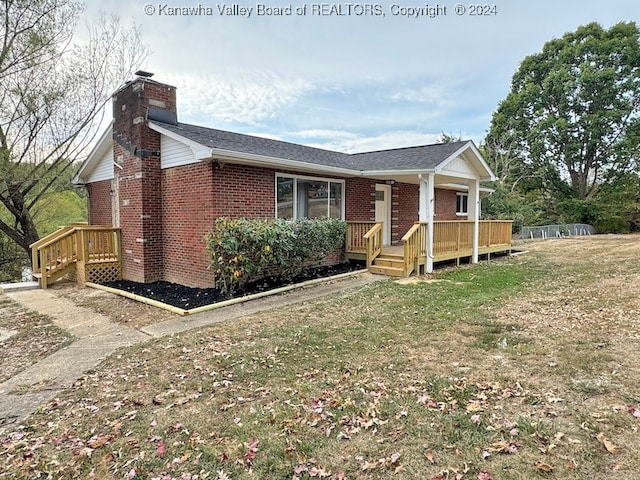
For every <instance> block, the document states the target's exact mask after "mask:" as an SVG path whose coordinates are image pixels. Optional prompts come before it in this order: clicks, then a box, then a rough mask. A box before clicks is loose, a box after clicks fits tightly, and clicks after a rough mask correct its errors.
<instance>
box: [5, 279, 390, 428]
mask: <svg viewBox="0 0 640 480" xmlns="http://www.w3.org/2000/svg"><path fill="white" fill-rule="evenodd" d="M384 278H385V277H381V276H375V275H371V274H369V273H362V274H359V275H357V276H354V277H349V278H344V279H341V280H335V281H328V282H327V283H321V284H318V285H314V286H311V287H306V288H301V289H297V290H292V291H290V292H287V293H284V294H280V295H273V296H267V297H263V298H260V299H256V300H251V301H248V302H245V303H240V304H236V305H232V306H229V307H224V308H220V309H217V310H211V311H208V312H203V313H199V314H196V315H191V316H188V317H177V318H175V319H172V320H168V321H165V322H162V323H158V324H155V325H148V326H146V327H143V328H142V329H141V330H136V329H133V328H131V327H128V326H126V325H123V324H120V323H116V322H112V321H111V319H110V318H108V317H106V316H104V315H101V314H99V313H96V312H95V311H93V310H91V309H88V308H84V307H79V306H77V305H76V304H74V303H73V302H71V301H70V300H67V299H66V298H63V297H60V296H58V295H56V294H55V293H54V292H52V291H51V290H26V291H16V292H11V293H7V296H9V297H10V298H12V299H14V300H15V301H17V302H20V303H22V304H24V305H26V306H27V307H28V308H30V309H31V310H34V311H36V312H39V313H42V314H45V315H49V316H50V317H51V318H52V319H53V322H54V323H55V325H57V326H58V327H60V328H63V329H65V330H67V331H68V332H70V333H72V334H73V335H74V336H75V337H76V340H75V341H74V342H73V343H72V344H71V345H69V346H68V347H66V348H63V349H61V350H59V351H57V352H56V353H54V354H52V355H50V356H49V357H47V358H45V359H43V360H41V361H40V362H38V363H36V364H34V365H32V366H31V367H29V368H27V369H26V370H23V371H22V372H20V373H19V374H17V375H16V376H14V377H12V378H11V379H9V380H7V381H6V382H4V383H2V384H0V433H2V432H3V430H4V429H5V428H6V427H7V426H8V425H10V424H12V423H16V422H21V421H23V420H24V419H25V418H26V417H28V416H29V415H30V414H31V413H32V412H34V411H35V410H36V409H37V408H38V407H39V406H40V405H42V404H44V403H46V402H48V401H50V400H52V399H54V398H55V397H56V396H57V395H59V394H60V393H61V392H62V391H63V390H65V389H67V388H69V387H70V386H71V385H73V383H74V382H75V381H76V380H77V379H78V378H80V377H81V376H82V375H83V373H84V372H86V371H87V370H89V369H91V368H94V367H96V366H97V365H98V364H99V363H100V362H102V361H103V360H104V359H105V358H107V357H108V356H109V355H111V354H112V353H113V352H115V351H116V350H117V349H119V348H121V347H127V346H131V345H135V344H138V343H142V342H145V341H148V340H150V339H152V338H158V337H163V336H167V335H173V334H176V333H180V332H184V331H187V330H191V329H194V328H201V327H206V326H208V325H213V324H216V323H220V322H223V321H225V320H231V319H234V318H239V317H243V316H246V315H252V314H255V313H258V312H262V311H267V310H272V309H275V308H280V307H285V306H289V305H294V304H300V303H304V302H309V301H313V300H316V299H319V298H322V297H325V296H327V295H338V296H341V297H344V296H349V295H352V294H353V293H355V292H356V291H358V290H359V289H360V288H361V287H364V286H365V285H368V284H370V283H373V282H375V281H378V280H381V279H384Z"/></svg>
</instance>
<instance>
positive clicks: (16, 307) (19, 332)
mask: <svg viewBox="0 0 640 480" xmlns="http://www.w3.org/2000/svg"><path fill="white" fill-rule="evenodd" d="M3 333H4V334H3ZM72 341H73V336H72V335H71V334H69V332H66V331H64V330H62V329H60V328H58V327H56V326H55V325H54V324H53V323H52V321H51V319H50V318H49V317H47V316H46V315H41V314H39V313H36V312H32V311H31V310H29V309H28V308H27V307H26V306H24V305H21V304H19V303H17V302H14V301H13V300H12V299H10V298H9V297H7V296H6V295H4V294H3V293H0V353H1V361H0V364H1V365H2V367H1V368H0V383H1V382H4V381H6V380H8V379H9V378H11V377H13V376H14V375H16V374H17V373H19V372H21V371H22V370H24V369H26V368H28V367H30V366H31V365H33V364H34V363H37V362H38V361H40V360H42V359H43V358H45V357H47V356H49V355H51V354H52V353H54V352H55V351H56V350H59V349H60V348H63V347H65V346H67V345H69V344H70V343H71V342H72Z"/></svg>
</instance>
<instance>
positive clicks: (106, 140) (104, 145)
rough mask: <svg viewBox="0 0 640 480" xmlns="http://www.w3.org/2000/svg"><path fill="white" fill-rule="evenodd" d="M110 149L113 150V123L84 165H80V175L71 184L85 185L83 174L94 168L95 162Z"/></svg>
mask: <svg viewBox="0 0 640 480" xmlns="http://www.w3.org/2000/svg"><path fill="white" fill-rule="evenodd" d="M109 148H113V122H111V124H110V125H109V126H108V127H107V128H105V130H104V132H102V135H100V138H99V139H98V141H97V142H96V144H95V145H94V146H93V148H92V149H91V152H90V153H89V155H88V156H87V158H86V159H85V160H84V162H82V165H80V168H79V169H78V173H76V175H75V176H74V177H73V179H72V180H71V183H73V184H74V185H84V180H83V178H82V177H83V174H84V173H85V172H86V171H87V169H88V168H89V167H92V166H94V165H93V164H94V163H95V162H99V161H100V160H101V159H102V156H103V155H104V154H105V152H106V151H107V150H108V149H109Z"/></svg>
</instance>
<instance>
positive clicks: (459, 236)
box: [433, 220, 473, 260]
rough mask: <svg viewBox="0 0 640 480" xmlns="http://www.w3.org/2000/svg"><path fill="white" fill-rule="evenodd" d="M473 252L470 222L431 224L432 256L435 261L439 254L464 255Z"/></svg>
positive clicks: (471, 225)
mask: <svg viewBox="0 0 640 480" xmlns="http://www.w3.org/2000/svg"><path fill="white" fill-rule="evenodd" d="M472 252H473V222H472V221H456V220H453V221H438V222H433V256H434V259H436V260H437V258H438V255H440V254H451V253H456V254H458V253H459V254H461V255H466V254H469V255H471V253H472Z"/></svg>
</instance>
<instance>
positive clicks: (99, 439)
mask: <svg viewBox="0 0 640 480" xmlns="http://www.w3.org/2000/svg"><path fill="white" fill-rule="evenodd" d="M111 440H113V437H111V436H107V435H102V434H100V435H96V436H93V437H91V438H90V439H89V442H88V443H87V445H89V446H90V447H91V448H93V449H94V450H95V449H96V448H100V447H104V446H105V445H106V444H107V443H110V442H111Z"/></svg>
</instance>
